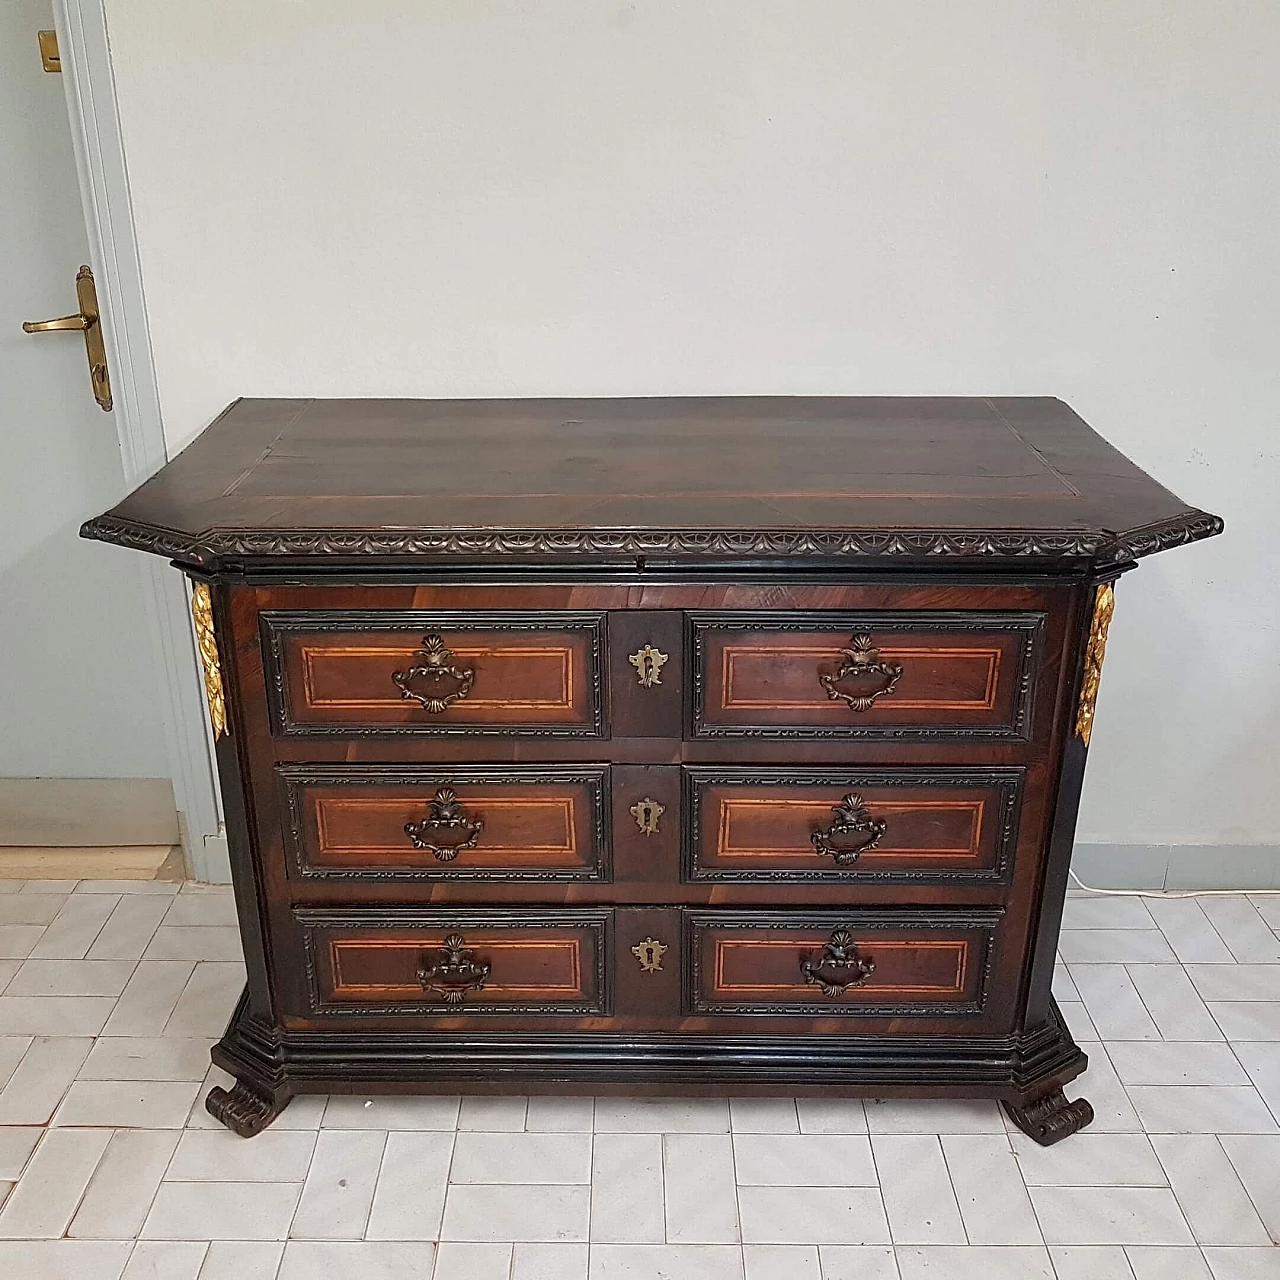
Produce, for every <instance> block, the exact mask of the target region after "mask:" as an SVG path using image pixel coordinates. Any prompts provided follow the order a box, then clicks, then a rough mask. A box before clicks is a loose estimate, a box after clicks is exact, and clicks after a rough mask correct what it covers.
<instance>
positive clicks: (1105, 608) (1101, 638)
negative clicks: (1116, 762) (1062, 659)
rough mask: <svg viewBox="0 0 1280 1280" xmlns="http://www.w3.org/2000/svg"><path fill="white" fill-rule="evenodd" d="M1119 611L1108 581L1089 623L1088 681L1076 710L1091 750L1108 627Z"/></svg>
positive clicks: (1079, 729)
mask: <svg viewBox="0 0 1280 1280" xmlns="http://www.w3.org/2000/svg"><path fill="white" fill-rule="evenodd" d="M1115 610H1116V593H1115V591H1113V590H1112V587H1111V583H1109V582H1104V583H1103V584H1102V586H1100V587H1099V588H1098V590H1097V592H1096V593H1095V595H1094V597H1093V621H1092V622H1091V623H1090V624H1089V647H1088V648H1087V649H1086V650H1085V654H1084V679H1083V680H1082V681H1081V683H1080V705H1079V707H1077V708H1076V735H1077V737H1079V738H1080V740H1081V741H1082V742H1083V743H1084V745H1085V746H1086V747H1087V746H1088V745H1089V736H1090V735H1091V734H1092V733H1093V712H1094V708H1095V707H1096V705H1097V702H1098V684H1099V682H1100V681H1101V679H1102V659H1103V658H1104V657H1105V656H1106V653H1107V628H1108V627H1109V626H1110V625H1111V615H1112V614H1113V613H1114V612H1115Z"/></svg>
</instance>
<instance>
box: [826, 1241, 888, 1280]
mask: <svg viewBox="0 0 1280 1280" xmlns="http://www.w3.org/2000/svg"><path fill="white" fill-rule="evenodd" d="M818 1256H819V1257H820V1258H821V1260H822V1280H898V1262H897V1258H896V1257H895V1256H894V1251H893V1250H892V1249H886V1248H883V1247H881V1246H879V1245H827V1244H824V1245H819V1246H818Z"/></svg>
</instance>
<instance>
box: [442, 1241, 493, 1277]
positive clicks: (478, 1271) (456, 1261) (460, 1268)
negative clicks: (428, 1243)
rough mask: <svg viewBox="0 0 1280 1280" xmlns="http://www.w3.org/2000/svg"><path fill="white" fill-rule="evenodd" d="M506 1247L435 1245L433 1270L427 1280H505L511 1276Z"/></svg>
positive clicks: (454, 1243)
mask: <svg viewBox="0 0 1280 1280" xmlns="http://www.w3.org/2000/svg"><path fill="white" fill-rule="evenodd" d="M511 1252H512V1246H511V1245H509V1244H459V1243H457V1242H456V1241H449V1242H447V1243H445V1244H440V1245H437V1246H436V1269H435V1271H434V1272H433V1273H432V1277H431V1280H508V1277H509V1276H510V1275H511Z"/></svg>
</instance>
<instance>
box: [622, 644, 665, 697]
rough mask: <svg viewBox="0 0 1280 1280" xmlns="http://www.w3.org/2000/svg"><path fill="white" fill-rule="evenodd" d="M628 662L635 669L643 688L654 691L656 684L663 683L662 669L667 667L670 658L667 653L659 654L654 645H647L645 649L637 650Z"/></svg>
mask: <svg viewBox="0 0 1280 1280" xmlns="http://www.w3.org/2000/svg"><path fill="white" fill-rule="evenodd" d="M627 661H628V662H629V663H631V665H632V666H633V667H635V669H636V676H637V678H638V679H639V681H640V685H641V687H642V688H645V689H652V688H653V686H654V685H655V684H661V683H662V668H663V667H664V666H665V665H666V663H667V661H668V658H667V655H666V654H665V653H659V652H658V650H657V649H655V648H654V647H653V645H651V644H647V645H645V647H644V648H643V649H637V650H636V652H635V653H633V654H632V655H631V656H630V657H629V658H628V659H627Z"/></svg>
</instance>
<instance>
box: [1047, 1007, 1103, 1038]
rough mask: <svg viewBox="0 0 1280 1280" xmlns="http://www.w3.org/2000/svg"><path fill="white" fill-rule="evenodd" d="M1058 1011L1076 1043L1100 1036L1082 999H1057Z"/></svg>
mask: <svg viewBox="0 0 1280 1280" xmlns="http://www.w3.org/2000/svg"><path fill="white" fill-rule="evenodd" d="M1058 1012H1059V1013H1061V1014H1062V1020H1063V1021H1064V1022H1065V1023H1066V1024H1067V1030H1068V1031H1069V1032H1071V1038H1072V1039H1073V1040H1074V1041H1075V1042H1076V1044H1084V1043H1085V1042H1086V1041H1096V1040H1098V1039H1099V1038H1100V1037H1101V1035H1102V1033H1101V1032H1100V1031H1099V1030H1098V1028H1097V1027H1095V1026H1094V1025H1093V1019H1092V1018H1091V1017H1089V1011H1088V1009H1086V1008H1085V1007H1084V1001H1082V1000H1059V1001H1058Z"/></svg>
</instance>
